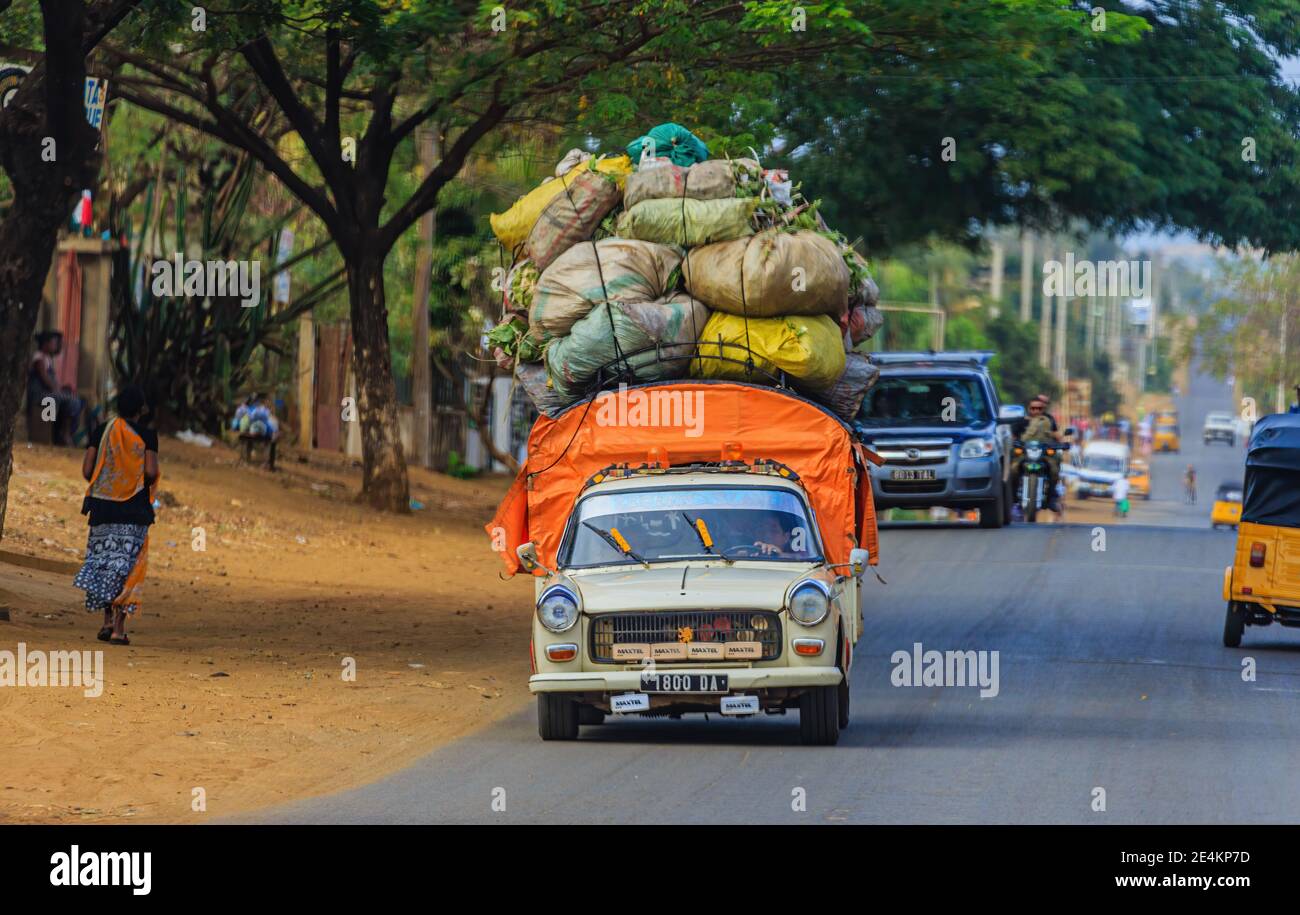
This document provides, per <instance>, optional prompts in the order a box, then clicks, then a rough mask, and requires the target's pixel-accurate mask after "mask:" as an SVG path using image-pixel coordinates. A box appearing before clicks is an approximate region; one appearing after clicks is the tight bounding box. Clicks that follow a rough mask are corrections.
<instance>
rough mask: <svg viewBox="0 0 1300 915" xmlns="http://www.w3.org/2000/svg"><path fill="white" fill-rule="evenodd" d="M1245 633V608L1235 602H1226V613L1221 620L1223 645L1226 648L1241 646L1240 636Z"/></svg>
mask: <svg viewBox="0 0 1300 915" xmlns="http://www.w3.org/2000/svg"><path fill="white" fill-rule="evenodd" d="M1245 631H1246V608H1245V607H1243V606H1242V605H1241V604H1239V603H1237V602H1236V601H1231V600H1230V601H1228V613H1227V616H1225V617H1224V620H1223V644H1224V647H1226V648H1238V647H1240V646H1241V634H1242V633H1243V632H1245Z"/></svg>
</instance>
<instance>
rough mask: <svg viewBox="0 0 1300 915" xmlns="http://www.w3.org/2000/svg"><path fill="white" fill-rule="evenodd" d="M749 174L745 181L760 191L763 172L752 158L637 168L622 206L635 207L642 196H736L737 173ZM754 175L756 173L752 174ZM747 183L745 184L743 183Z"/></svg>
mask: <svg viewBox="0 0 1300 915" xmlns="http://www.w3.org/2000/svg"><path fill="white" fill-rule="evenodd" d="M738 171H739V172H740V174H741V175H742V178H748V179H749V180H748V181H745V182H744V183H745V184H748V185H749V186H750V188H751V189H752V192H753V194H755V195H757V194H758V192H759V191H760V190H762V186H763V173H762V171H761V170H760V169H759V166H758V163H757V162H756V161H754V160H753V159H734V160H733V159H710V160H709V161H707V162H700V163H698V164H696V165H692V166H691V167H690V168H682V167H681V166H680V165H661V166H659V167H658V168H647V169H642V170H640V171H635V172H633V173H632V174H630V175H628V176H627V187H625V188H624V190H623V206H624V207H626V208H627V209H629V210H630V209H632V207H634V206H636V205H637V204H638V203H640V202H641V201H642V200H659V199H661V198H667V197H676V198H678V199H680V198H682V197H689V198H691V199H693V200H720V199H723V198H726V197H735V196H736V173H737V172H738ZM751 176H754V177H751ZM743 186H744V185H742V187H743Z"/></svg>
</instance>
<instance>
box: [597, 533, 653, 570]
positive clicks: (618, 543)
mask: <svg viewBox="0 0 1300 915" xmlns="http://www.w3.org/2000/svg"><path fill="white" fill-rule="evenodd" d="M582 526H583V527H585V528H587V529H589V530H591V531H594V532H595V533H596V535H597V536H598V537H600V539H601V540H604V541H605V542H606V543H608V544H609V545H610V546H612V547H613V548H614V549H616V550H618V551H619V552H620V553H621V554H623V555H624V556H629V557H631V558H632V559H635V560H636V561H637V562H639V563H641V565H643V566H645V567H646V568H647V569H648V568H650V563H648V562H646V561H645V559H643V558H642V557H641V556H640V555H639V554H638V553H637V552H636V551H635V550H633V549H632V545H631V544H630V543H628V542H627V540H626V539H625V538H624V537H623V535H622V534H618V536H617V537H615V536H614V533H615V532H617V531H618V528H616V527H615V528H611V529H610V530H608V531H607V530H603V529H601V528H599V527H596V525H594V524H592V523H591V522H590V521H584V522H582Z"/></svg>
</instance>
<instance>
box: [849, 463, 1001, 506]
mask: <svg viewBox="0 0 1300 915" xmlns="http://www.w3.org/2000/svg"><path fill="white" fill-rule="evenodd" d="M896 469H897V470H911V469H918V470H933V471H934V472H935V478H934V479H933V480H905V481H904V480H895V479H894V478H893V472H894V470H896ZM1002 485H1003V480H1002V467H1001V463H1000V462H999V461H998V459H997V458H961V459H958V460H957V461H956V462H955V463H954V462H953V461H951V460H950V461H948V462H947V463H944V464H935V465H930V466H927V467H918V468H911V467H908V465H906V464H893V463H890V464H885V465H883V466H880V467H872V468H871V491H872V495H873V496H874V497H875V502H876V507H877V508H929V507H931V506H940V507H944V508H976V507H978V506H980V505H986V504H988V503H989V502H991V501H992V500H994V499H996V498H997V497H998V493H999V490H1000V488H1001V486H1002Z"/></svg>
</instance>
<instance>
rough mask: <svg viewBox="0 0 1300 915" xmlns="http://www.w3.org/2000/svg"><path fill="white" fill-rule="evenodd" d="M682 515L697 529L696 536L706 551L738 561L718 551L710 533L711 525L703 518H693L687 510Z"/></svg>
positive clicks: (727, 560) (729, 561)
mask: <svg viewBox="0 0 1300 915" xmlns="http://www.w3.org/2000/svg"><path fill="white" fill-rule="evenodd" d="M682 517H683V518H685V519H686V523H687V524H689V525H690V527H691V530H693V531H695V536H696V538H697V539H698V540H699V541H700V546H702V547H704V552H706V553H712V554H713V555H714V556H717V557H718V558H719V559H722V560H724V561H726V562H728V563H732V562H735V561H736V560H734V559H731V558H730V557H727V556H723V555H722V554H721V553H719V552H718V550H717V548H716V547H715V546H714V545H713V537H712V536H711V535H709V526H708V525H707V524H705V523H704V519H703V518H697V519H694V520H692V519H691V516H690V515H688V514H686V512H682Z"/></svg>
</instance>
